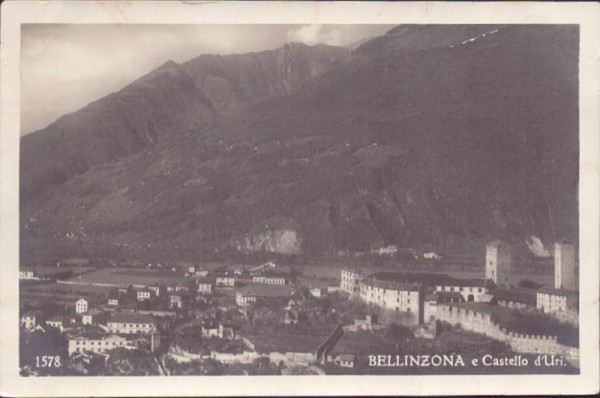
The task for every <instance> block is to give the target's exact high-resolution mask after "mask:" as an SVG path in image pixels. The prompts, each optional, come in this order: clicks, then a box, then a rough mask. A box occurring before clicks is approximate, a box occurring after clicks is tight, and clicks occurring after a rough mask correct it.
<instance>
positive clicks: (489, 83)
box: [22, 25, 578, 253]
mask: <svg viewBox="0 0 600 398" xmlns="http://www.w3.org/2000/svg"><path fill="white" fill-rule="evenodd" d="M577 48H578V30H577V28H576V27H574V26H568V25H564V26H529V27H525V26H471V27H468V28H464V27H460V26H401V27H398V28H396V29H393V30H392V31H390V32H389V33H388V34H387V35H385V36H383V37H380V38H375V39H373V40H371V41H369V42H367V43H364V44H362V45H361V46H360V47H358V48H357V49H356V50H355V51H353V53H352V55H351V56H346V57H343V56H341V55H340V56H339V57H338V56H337V55H336V56H333V55H331V56H327V57H325V58H326V60H325V61H322V62H320V63H319V65H325V64H326V65H330V66H329V67H325V66H322V67H314V66H313V67H311V66H310V62H307V63H305V64H303V63H300V64H299V65H304V66H302V67H300V66H298V68H297V69H294V68H289V67H287V66H286V65H288V64H287V63H286V62H283V61H282V62H274V63H269V62H271V61H269V62H267V63H264V64H262V65H267V64H268V65H275V66H272V67H273V68H275V71H276V72H273V71H271V69H264V70H263V69H260V68H259V69H257V67H256V62H257V61H256V59H257V57H258V56H257V55H256V54H249V55H247V56H246V55H239V56H235V57H236V62H235V63H234V64H235V67H232V66H227V64H228V62H230V61H223V60H222V59H220V58H226V57H205V56H203V57H200V58H198V59H196V60H194V61H190V63H188V64H185V65H183V67H182V68H176V69H177V71H179V72H181V70H183V71H184V72H185V76H187V77H188V79H189V80H193V81H194V82H195V85H193V86H190V85H189V84H186V90H187V91H186V90H182V89H175V90H174V92H173V93H172V94H171V95H175V94H176V93H180V92H181V91H184V92H188V94H187V95H189V98H194V99H195V100H194V101H191V103H188V102H187V101H185V100H182V101H181V102H177V101H175V103H179V105H178V106H175V105H174V104H172V103H171V102H169V103H168V104H167V103H163V104H162V105H160V104H159V105H158V107H159V108H161V111H162V112H165V113H166V115H165V117H166V118H167V120H168V121H169V122H168V123H171V124H172V125H175V126H178V127H179V128H177V130H178V131H184V132H185V131H189V132H190V134H181V133H179V134H174V133H173V129H169V128H168V125H167V124H166V122H165V124H161V126H162V127H161V128H160V129H159V130H158V131H160V133H158V132H157V134H156V137H157V138H156V139H153V140H150V139H149V138H146V139H145V140H144V139H143V137H146V134H145V133H144V132H148V131H152V130H151V129H149V128H146V129H144V128H142V127H140V126H141V125H133V126H134V128H131V129H123V130H124V131H128V132H129V134H131V137H139V138H135V139H134V138H130V141H126V140H125V141H124V142H126V143H128V145H130V146H131V147H132V148H146V150H137V151H136V150H131V151H123V156H120V157H113V158H109V157H108V156H105V157H101V158H100V161H95V162H90V161H88V163H86V164H85V166H82V167H78V166H77V162H76V159H78V156H77V155H78V154H81V153H84V151H82V150H81V148H82V147H83V148H85V146H83V144H82V143H83V142H85V143H87V142H88V141H89V140H90V138H89V137H94V135H93V134H91V133H90V131H89V130H86V131H85V132H82V131H80V130H77V129H74V130H69V131H70V133H69V134H66V133H62V135H61V133H59V132H55V131H56V130H57V127H52V126H50V127H52V128H50V127H49V128H48V131H45V132H40V133H37V135H39V136H40V137H44V138H43V139H42V138H36V140H39V141H38V142H35V145H33V144H32V142H33V141H35V140H33V139H31V142H30V140H29V139H27V137H25V138H24V139H23V143H22V147H23V149H22V150H23V152H22V154H23V155H24V157H30V158H31V159H36V162H33V161H31V162H27V161H24V162H23V163H22V175H23V181H24V183H23V184H22V189H23V191H24V192H25V194H26V195H24V198H26V199H27V201H25V200H24V201H23V206H22V210H23V211H22V215H23V220H24V221H23V222H24V223H27V222H29V221H28V220H29V219H30V218H34V219H36V220H39V221H36V222H37V223H38V225H40V226H42V227H40V229H39V230H40V231H41V232H38V233H39V234H40V235H41V236H43V235H44V234H47V233H48V232H44V231H50V230H52V231H74V230H75V231H81V234H82V236H83V235H85V236H87V237H94V239H99V240H104V241H106V240H112V241H116V242H121V243H124V244H130V245H133V246H136V245H137V246H138V247H141V246H142V245H144V246H146V245H152V247H157V246H158V247H161V248H162V250H163V251H165V250H170V251H178V250H179V251H180V250H189V251H197V252H201V251H202V250H208V249H213V248H219V249H225V248H230V249H235V250H249V251H254V250H266V251H274V252H280V253H320V252H333V251H338V250H369V249H371V248H374V247H382V246H386V245H391V244H394V245H398V246H402V247H406V246H411V247H415V246H417V247H418V246H420V245H434V247H438V248H441V249H443V248H445V247H449V246H451V245H452V244H453V242H457V241H459V242H469V241H474V240H484V239H488V238H497V237H500V238H504V239H508V240H513V241H519V242H523V243H524V242H525V241H526V240H528V239H529V240H531V239H532V238H531V236H535V237H538V238H540V239H541V242H546V243H549V242H552V241H553V240H556V239H562V238H569V239H573V240H576V239H577V235H578V232H577V184H578V177H577V176H578V107H577V95H578V93H577V87H578V80H577V65H578V60H577ZM288 50H289V49H288ZM286 51H287V50H286V49H283V50H281V52H275V53H277V54H285V52H286ZM336 54H337V53H336ZM340 54H342V55H343V53H342V52H340ZM259 58H260V57H259ZM273 58H276V59H286V58H285V56H283V55H277V56H276V57H273ZM317 58H318V57H317ZM269 59H272V58H269ZM311 59H312V58H311ZM207 65H208V66H207ZM269 68H271V67H269ZM257 70H261V72H260V73H258V72H257ZM267 70H268V71H270V72H268V73H267V72H265V71H267ZM294 70H296V71H301V72H298V73H297V74H296V73H291V74H289V73H287V72H290V71H294ZM194 71H195V72H194ZM240 71H243V72H240ZM286 71H287V72H286ZM265 74H268V75H269V76H274V78H273V79H272V80H270V81H269V82H268V83H266V82H265V81H262V80H260V79H255V78H252V77H251V76H256V75H261V76H262V75H265ZM235 76H238V77H240V79H238V80H236V79H235V78H234V77H235ZM241 76H245V77H244V78H241ZM215 82H216V83H215ZM138 84H139V83H138ZM134 86H135V83H134ZM163 89H164V90H166V91H167V92H169V89H168V88H162V86H161V87H160V88H154V89H153V90H152V91H153V92H154V90H156V91H158V92H160V93H162V90H163ZM121 95H122V94H120V93H117V94H114V95H113V97H110V96H109V97H107V98H105V99H103V100H101V101H99V103H101V102H107V103H109V104H112V103H114V102H116V101H115V100H114V99H115V98H121V97H120V96H121ZM148 95H150V94H148ZM154 95H157V96H159V98H162V97H163V96H164V94H159V93H156V94H154ZM180 95H184V94H180ZM207 98H208V99H209V100H208V101H206V99H207ZM93 106H98V105H94V104H92V105H90V107H93ZM105 106H106V107H107V109H111V112H112V113H111V112H109V114H108V115H110V117H107V118H108V119H110V120H114V119H115V118H114V117H113V116H112V115H113V114H114V112H117V111H116V110H115V109H117V107H114V108H111V107H110V106H109V105H105ZM215 110H219V111H220V115H224V116H221V117H220V118H219V115H216V112H215ZM80 112H81V111H80ZM80 112H78V113H76V114H74V116H72V117H76V120H81V121H82V122H81V126H82V127H81V128H82V129H83V128H84V127H85V129H91V130H92V131H95V130H94V129H97V127H95V126H96V125H98V124H100V123H99V121H98V119H94V118H91V119H86V118H84V117H83V116H80ZM130 113H131V114H132V115H134V114H137V110H133V109H132V110H131V112H130ZM84 115H85V113H84ZM141 115H142V116H141V117H140V120H143V119H144V118H145V116H144V115H145V114H144V111H143V110H141ZM192 115H193V116H192ZM131 117H132V118H133V117H134V116H131ZM136 118H137V116H136ZM135 120H137V119H135ZM57 123H59V122H57ZM63 123H64V122H63ZM156 123H158V122H156ZM194 123H195V124H194ZM135 126H138V127H137V130H136V127H135ZM190 129H191V130H190ZM58 131H60V130H58ZM166 134H170V135H169V140H167V141H165V140H162V139H161V137H163V136H166ZM124 136H125V137H129V135H127V134H124ZM152 136H153V135H152V134H150V137H152ZM136 140H139V141H136ZM40 142H41V143H40ZM100 142H101V143H104V141H100ZM110 142H112V141H110ZM130 142H131V143H130ZM49 145H54V148H58V147H61V146H65V145H72V146H73V148H74V149H73V151H66V152H63V153H60V152H54V151H50V152H48V151H49V150H48V149H46V147H47V146H49ZM120 145H122V146H123V147H125V144H120ZM76 146H79V150H75V148H76ZM127 148H129V146H128V147H127ZM148 148H151V150H147V149H148ZM119 153H121V152H119ZM49 154H52V155H53V156H49ZM111 159H114V160H111ZM71 164H74V165H75V166H73V167H74V168H75V170H76V172H73V173H70V174H69V173H65V172H64V171H63V172H62V174H60V173H59V174H60V175H59V176H60V178H54V179H51V182H50V183H47V184H44V185H42V184H39V183H36V184H35V187H36V188H37V187H44V188H46V189H44V190H43V191H42V190H41V189H39V190H37V191H36V190H33V189H31V188H29V187H31V186H32V185H31V181H37V180H35V178H36V176H37V175H39V174H40V173H42V174H43V172H46V173H47V172H48V171H47V170H51V171H52V170H64V165H71ZM40 170H41V171H40ZM38 178H39V177H38ZM24 233H28V232H24ZM542 249H543V248H542ZM542 249H540V250H541V251H543V250H542Z"/></svg>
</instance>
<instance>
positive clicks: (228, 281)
mask: <svg viewBox="0 0 600 398" xmlns="http://www.w3.org/2000/svg"><path fill="white" fill-rule="evenodd" d="M216 284H217V286H224V287H234V286H235V278H234V277H232V276H217V282H216Z"/></svg>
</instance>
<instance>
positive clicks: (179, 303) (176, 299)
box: [169, 294, 184, 308]
mask: <svg viewBox="0 0 600 398" xmlns="http://www.w3.org/2000/svg"><path fill="white" fill-rule="evenodd" d="M183 301H184V300H183V296H182V295H181V294H172V295H170V296H169V306H170V307H171V308H183Z"/></svg>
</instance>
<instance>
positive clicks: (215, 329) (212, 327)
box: [202, 323, 219, 337]
mask: <svg viewBox="0 0 600 398" xmlns="http://www.w3.org/2000/svg"><path fill="white" fill-rule="evenodd" d="M202 337H219V325H218V324H216V323H206V324H204V325H202Z"/></svg>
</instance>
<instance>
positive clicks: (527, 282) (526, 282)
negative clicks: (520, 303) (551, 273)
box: [519, 279, 542, 289]
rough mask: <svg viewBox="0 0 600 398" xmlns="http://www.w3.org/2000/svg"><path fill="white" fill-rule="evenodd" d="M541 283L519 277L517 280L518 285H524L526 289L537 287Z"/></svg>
mask: <svg viewBox="0 0 600 398" xmlns="http://www.w3.org/2000/svg"><path fill="white" fill-rule="evenodd" d="M541 286H542V285H540V284H539V283H535V282H534V281H532V280H531V279H521V281H519V287H524V288H526V289H539V288H540V287H541Z"/></svg>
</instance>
